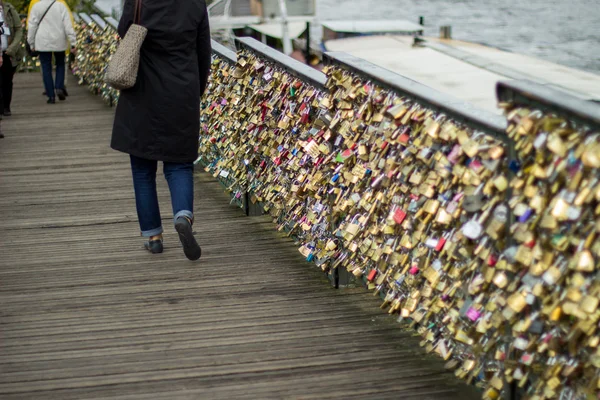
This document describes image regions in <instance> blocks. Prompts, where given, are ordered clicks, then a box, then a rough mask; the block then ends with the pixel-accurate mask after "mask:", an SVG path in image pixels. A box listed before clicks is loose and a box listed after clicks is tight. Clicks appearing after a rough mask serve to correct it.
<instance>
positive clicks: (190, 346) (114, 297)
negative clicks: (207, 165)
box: [0, 74, 478, 400]
mask: <svg viewBox="0 0 600 400" xmlns="http://www.w3.org/2000/svg"><path fill="white" fill-rule="evenodd" d="M69 88H70V91H71V92H72V93H71V97H70V98H69V99H68V100H67V102H65V103H61V104H57V105H54V106H49V105H47V104H45V101H44V97H42V96H41V91H42V83H41V78H40V76H39V74H32V75H20V76H18V77H17V79H16V87H15V100H14V105H13V112H14V116H13V117H11V118H10V119H5V121H4V122H2V124H3V130H4V132H5V134H6V136H7V137H6V138H5V139H2V140H0V221H1V222H2V224H1V229H0V397H1V398H2V399H6V400H8V399H44V400H49V399H60V400H68V399H78V400H81V399H91V398H94V399H198V398H210V399H232V398H253V399H257V398H261V399H264V398H303V399H310V398H317V399H325V398H342V399H350V398H361V399H363V398H376V399H385V398H396V399H397V398H415V399H426V398H427V399H461V400H465V399H469V398H473V399H474V398H478V395H477V394H476V392H475V390H474V389H473V388H472V387H467V386H466V385H463V384H462V383H460V382H458V381H457V380H456V378H454V376H453V375H452V374H449V373H447V372H445V371H444V369H443V362H442V361H440V360H438V359H437V358H436V357H433V356H428V355H424V353H422V351H421V350H420V349H419V348H418V347H419V346H418V342H419V339H418V338H417V337H415V336H414V335H412V334H411V333H410V332H407V331H404V330H403V329H401V328H400V327H399V326H398V324H396V323H395V322H394V321H393V318H390V317H388V316H387V315H386V314H385V313H383V312H382V311H381V310H379V309H378V305H379V302H378V301H377V300H376V299H375V298H373V297H372V296H371V295H370V294H368V293H366V291H364V290H362V289H349V290H340V291H336V290H334V289H331V288H330V287H329V286H328V282H327V280H326V279H325V278H324V276H323V274H322V273H321V272H320V271H318V270H317V269H316V268H315V267H314V266H312V265H310V264H308V263H306V262H304V261H303V260H302V258H301V256H300V255H299V253H298V251H297V250H296V248H295V247H294V246H293V245H292V243H290V241H289V240H286V239H284V238H282V237H280V235H279V234H278V233H277V232H276V231H275V230H274V229H273V225H272V224H271V222H270V220H268V219H267V218H263V217H258V218H248V217H245V216H244V215H243V213H242V212H241V210H239V209H237V208H234V207H233V206H230V205H229V201H228V197H227V195H225V194H224V193H223V191H222V189H221V188H220V186H219V185H218V184H217V183H215V182H214V181H213V180H212V178H211V177H210V176H207V175H206V174H203V173H200V174H198V177H197V182H198V185H197V188H196V192H197V193H196V195H197V203H196V211H197V225H196V229H197V231H198V237H199V239H200V242H201V244H202V246H203V258H202V260H201V262H198V263H192V262H189V261H187V260H186V259H185V258H184V257H183V254H182V251H181V250H180V248H179V243H178V241H177V238H176V235H175V234H174V232H173V229H167V231H166V236H165V244H166V250H165V253H164V254H162V255H155V256H153V255H150V254H147V253H146V252H145V251H144V250H143V249H142V245H141V238H140V237H139V236H138V225H137V222H136V215H135V209H134V202H133V193H132V187H131V186H132V185H131V177H130V172H129V170H128V158H127V156H125V155H124V154H120V153H118V152H114V151H112V150H110V149H109V147H108V142H109V137H110V131H111V123H112V118H113V112H114V111H113V110H112V109H110V108H108V107H106V106H104V105H103V104H102V102H101V100H100V99H98V98H96V97H95V96H93V95H92V94H90V93H88V92H86V90H85V89H84V88H81V87H76V86H75V84H74V82H73V79H71V83H70V87H69ZM159 186H160V201H161V204H162V205H163V207H162V208H163V212H164V216H165V217H167V216H168V213H167V211H168V210H170V203H169V197H168V192H167V188H166V184H165V183H164V182H163V179H161V183H160V185H159ZM164 224H165V227H166V228H170V227H171V225H170V221H169V219H168V218H165V221H164Z"/></svg>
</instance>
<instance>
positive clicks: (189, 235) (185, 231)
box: [175, 217, 202, 261]
mask: <svg viewBox="0 0 600 400" xmlns="http://www.w3.org/2000/svg"><path fill="white" fill-rule="evenodd" d="M175 230H176V231H177V233H178V234H179V240H180V241H181V244H182V245H183V252H184V253H185V256H186V257H187V258H188V260H192V261H195V260H197V259H199V258H200V257H201V256H202V249H201V248H200V246H199V245H198V242H196V238H195V237H194V233H193V232H192V223H191V222H190V220H189V219H187V218H186V217H179V218H177V220H176V221H175Z"/></svg>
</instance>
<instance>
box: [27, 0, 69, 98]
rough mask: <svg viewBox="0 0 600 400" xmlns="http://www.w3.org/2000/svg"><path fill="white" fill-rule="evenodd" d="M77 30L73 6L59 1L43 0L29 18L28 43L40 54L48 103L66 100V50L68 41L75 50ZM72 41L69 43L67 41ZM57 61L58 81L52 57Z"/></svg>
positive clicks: (36, 5)
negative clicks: (53, 71) (73, 21)
mask: <svg viewBox="0 0 600 400" xmlns="http://www.w3.org/2000/svg"><path fill="white" fill-rule="evenodd" d="M76 40H77V38H76V36H75V29H74V28H73V23H72V21H71V14H70V11H69V8H68V7H67V6H66V5H65V4H64V3H63V2H62V1H56V0H40V1H38V2H37V3H36V4H35V5H34V6H33V7H32V8H31V13H30V15H29V18H28V20H27V42H28V43H29V46H31V48H32V49H33V50H35V51H38V52H39V53H40V63H41V64H42V75H43V78H44V87H45V88H46V95H47V96H48V104H54V103H56V96H58V98H59V100H65V99H66V97H67V96H66V94H65V52H66V51H67V48H68V43H70V44H71V51H72V52H73V53H74V52H75V44H76ZM67 41H68V43H67ZM53 57H54V61H55V62H56V82H55V81H54V80H53V79H52V58H53Z"/></svg>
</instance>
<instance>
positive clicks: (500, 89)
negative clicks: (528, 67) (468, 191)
mask: <svg viewBox="0 0 600 400" xmlns="http://www.w3.org/2000/svg"><path fill="white" fill-rule="evenodd" d="M80 17H81V19H82V21H84V22H85V23H87V24H97V25H98V27H100V28H101V29H105V28H106V26H108V27H109V28H110V27H112V29H114V27H115V26H116V21H112V22H111V21H108V24H107V25H106V24H105V27H102V22H100V21H98V20H97V18H94V17H92V18H90V17H89V16H86V15H80ZM212 46H213V55H214V56H215V57H216V58H218V59H220V60H223V61H225V62H226V63H227V64H228V65H229V66H230V68H232V69H233V68H235V66H236V65H237V61H238V57H237V55H236V54H235V53H234V52H233V51H231V50H229V49H227V48H226V47H224V46H222V45H220V44H218V43H216V42H213V44H212ZM236 46H237V48H238V50H239V51H240V52H241V53H242V54H244V53H250V54H253V55H255V56H256V57H258V58H259V59H261V60H264V61H265V62H266V63H269V64H272V65H276V66H277V67H278V68H280V69H281V70H283V71H285V72H286V73H288V74H290V76H292V77H294V78H295V79H299V80H301V81H302V82H305V83H307V84H309V85H311V86H313V87H315V88H317V89H318V90H319V91H322V93H323V95H324V96H330V95H333V93H334V91H335V90H339V87H338V86H339V85H338V84H337V83H336V82H335V80H336V76H335V74H332V73H331V72H329V73H328V74H324V73H322V72H319V71H316V70H314V69H313V68H311V67H309V66H307V65H305V64H302V63H300V62H298V61H296V60H293V59H292V58H290V57H287V56H285V55H283V54H282V53H280V52H278V51H276V50H274V49H272V48H270V47H268V46H266V45H264V44H262V43H260V42H258V41H256V40H254V39H250V38H238V39H236ZM325 63H326V65H327V66H328V68H332V69H335V70H339V71H340V73H344V74H349V76H351V77H352V80H353V82H354V81H357V82H359V83H361V84H363V85H364V86H367V87H368V89H366V90H373V87H377V88H381V89H382V90H383V91H384V92H385V93H388V94H393V95H394V96H396V100H397V102H396V103H394V104H404V103H402V102H406V104H409V106H418V107H420V108H422V109H425V110H427V113H431V114H430V115H432V116H433V117H435V118H436V120H437V119H440V120H441V121H443V123H446V122H448V123H451V124H453V125H455V126H457V127H460V129H461V130H465V131H468V132H470V134H471V135H472V136H471V139H472V138H473V135H475V134H476V133H477V134H483V135H484V137H489V138H493V139H494V140H497V141H498V142H501V143H502V146H503V149H504V154H503V155H501V156H500V161H499V165H500V166H499V171H501V172H502V173H504V174H505V175H506V177H507V182H508V188H507V189H506V190H505V191H500V192H498V193H494V194H495V195H497V196H498V200H499V201H500V202H501V203H509V201H510V200H511V199H512V196H513V191H512V188H511V183H513V182H514V181H515V180H516V178H517V177H518V176H521V175H522V172H521V171H520V165H519V163H520V162H522V160H520V159H519V158H518V156H517V152H518V151H521V152H522V149H518V148H517V147H518V146H517V143H516V142H515V140H514V139H513V138H511V137H510V136H509V135H507V129H508V128H510V126H509V124H508V123H507V118H506V117H503V116H497V115H494V114H491V113H489V112H486V111H483V110H479V109H477V108H476V107H473V106H472V105H470V104H469V103H466V102H464V101H461V100H458V99H456V98H453V97H451V96H449V95H446V94H443V93H440V92H438V91H436V90H434V89H432V88H429V87H427V86H425V85H423V84H421V83H419V82H415V81H413V80H410V79H408V78H406V77H403V76H400V75H398V74H395V73H393V72H390V71H388V70H385V69H383V68H381V67H378V66H376V65H373V64H371V63H368V62H366V61H364V60H361V59H358V58H356V57H353V56H351V55H348V54H345V53H326V54H325ZM217 73H218V71H213V76H216V75H215V74H217ZM251 74H253V73H251ZM251 79H260V75H259V74H258V73H256V74H254V75H252V76H251ZM497 98H498V101H499V103H502V104H503V103H511V104H512V105H513V106H514V105H517V106H521V107H531V108H533V109H537V110H541V111H542V112H546V113H550V114H553V115H554V114H556V115H558V116H561V117H564V118H567V119H569V120H573V121H575V122H576V123H577V124H578V125H582V126H585V127H588V128H589V129H591V130H598V129H600V106H598V105H596V104H593V103H590V102H585V101H582V100H579V99H576V98H573V97H571V96H569V95H568V94H565V93H562V92H560V91H558V90H554V89H550V88H548V87H544V86H541V85H538V84H535V83H533V82H528V81H510V82H500V83H499V84H498V86H497ZM409 106H407V107H409ZM230 111H231V110H230ZM333 111H335V106H333ZM319 112H320V113H322V112H324V109H323V110H320V111H319ZM237 116H238V114H236V113H232V114H231V115H230V116H229V118H237ZM205 118H208V119H209V120H210V118H212V117H211V116H206V117H205ZM348 118H349V119H351V118H355V116H349V117H348ZM232 121H233V120H232ZM209 122H210V121H209ZM223 138H224V140H225V139H227V138H226V137H225V136H223ZM473 140H474V139H473ZM448 143H449V145H450V146H449V148H452V146H454V147H456V145H458V142H456V141H455V140H454V139H448ZM461 145H462V143H461ZM436 146H437V149H438V150H439V148H441V147H443V146H440V145H438V144H436ZM420 149H421V150H423V149H422V148H420ZM213 151H215V152H218V151H219V149H218V148H213ZM210 157H211V156H210V155H206V158H207V160H208V162H206V163H205V165H209V164H210V159H209V158H210ZM221 157H223V158H225V157H227V155H225V154H222V155H221ZM263 161H264V162H265V163H266V164H269V163H272V160H271V159H270V158H269V157H263ZM471 161H472V160H470V159H469V160H466V162H467V164H466V166H468V165H469V163H470V162H471ZM315 168H318V167H315ZM219 176H220V175H219ZM222 181H223V182H222V183H223V185H224V186H225V187H229V188H231V187H233V186H234V185H235V180H233V179H232V178H231V177H229V178H228V179H222ZM232 182H233V183H232ZM242 189H243V188H242V186H240V189H239V190H236V192H235V196H234V197H235V198H236V199H239V200H240V206H241V207H243V208H244V210H245V212H246V214H248V215H255V214H261V213H262V211H261V207H262V205H261V203H260V202H258V203H256V204H254V203H253V202H251V201H250V198H251V197H252V196H253V193H252V189H251V188H250V189H247V190H246V189H243V190H242ZM242 192H243V193H242ZM240 194H241V196H240ZM467 215H468V214H463V218H464V216H467ZM469 217H470V215H469ZM514 223H515V217H514V216H513V213H512V210H511V209H509V210H508V211H507V222H506V223H505V233H504V236H505V239H506V240H505V241H504V242H503V243H502V246H503V247H498V248H497V250H500V249H504V250H506V251H507V252H508V250H509V249H512V248H514V247H515V246H516V242H515V240H514V238H513V235H512V232H511V231H510V229H511V227H512V226H513V225H514ZM343 227H344V222H343V221H342V222H341V223H339V224H338V225H337V227H336V229H337V230H338V231H339V230H341V229H343ZM364 228H365V229H366V227H364ZM328 237H330V238H334V237H335V233H334V232H330V233H329V236H328ZM298 240H299V241H300V242H301V241H302V239H301V238H299V239H298ZM499 246H500V245H499ZM502 254H503V257H504V253H502ZM507 254H508V253H507ZM331 271H333V275H331V273H332V272H331ZM329 272H330V278H332V280H333V284H334V285H335V286H336V287H343V286H345V285H348V284H349V281H350V279H351V278H352V276H353V275H351V274H349V273H347V272H345V269H342V270H341V271H340V268H334V269H332V270H330V271H329ZM475 272H477V270H476V271H475ZM469 274H471V272H470V271H469ZM469 276H471V277H472V275H469ZM507 276H508V277H509V278H511V277H514V278H515V279H516V274H515V275H511V273H510V272H509V273H508V274H507ZM463 278H465V279H468V277H467V276H466V275H465V276H463ZM359 282H364V283H366V284H368V285H370V284H371V283H372V281H370V280H369V279H367V278H366V274H363V275H362V279H359ZM457 290H466V289H465V288H462V289H461V288H457ZM463 295H464V300H465V301H467V302H468V301H471V300H472V298H471V296H470V295H468V294H463ZM380 296H382V298H384V297H385V293H383V292H380ZM465 311H466V310H465ZM461 313H462V310H461ZM461 317H464V315H462V314H461ZM501 326H502V329H504V331H501V332H499V336H500V337H501V338H503V340H506V339H507V338H510V337H511V334H512V333H511V331H510V323H509V322H508V321H503V324H502V325H501ZM440 329H441V328H440ZM441 336H442V337H443V336H444V335H443V334H442V335H441ZM438 339H439V338H438ZM466 347H468V346H466ZM465 351H467V350H465ZM467 353H468V352H467ZM479 378H480V377H476V378H475V380H477V379H479ZM492 389H493V388H492ZM503 392H504V394H505V396H506V398H511V399H514V398H516V397H517V396H518V395H519V390H517V388H516V386H515V384H510V385H509V384H506V385H505V386H504V390H503Z"/></svg>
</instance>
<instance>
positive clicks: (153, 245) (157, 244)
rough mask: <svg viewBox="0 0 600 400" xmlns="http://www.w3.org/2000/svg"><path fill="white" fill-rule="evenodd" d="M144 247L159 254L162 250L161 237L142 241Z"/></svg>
mask: <svg viewBox="0 0 600 400" xmlns="http://www.w3.org/2000/svg"><path fill="white" fill-rule="evenodd" d="M144 247H145V248H146V250H148V251H149V252H150V253H152V254H160V253H162V252H163V242H162V240H161V239H157V240H149V241H147V242H146V243H144Z"/></svg>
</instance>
